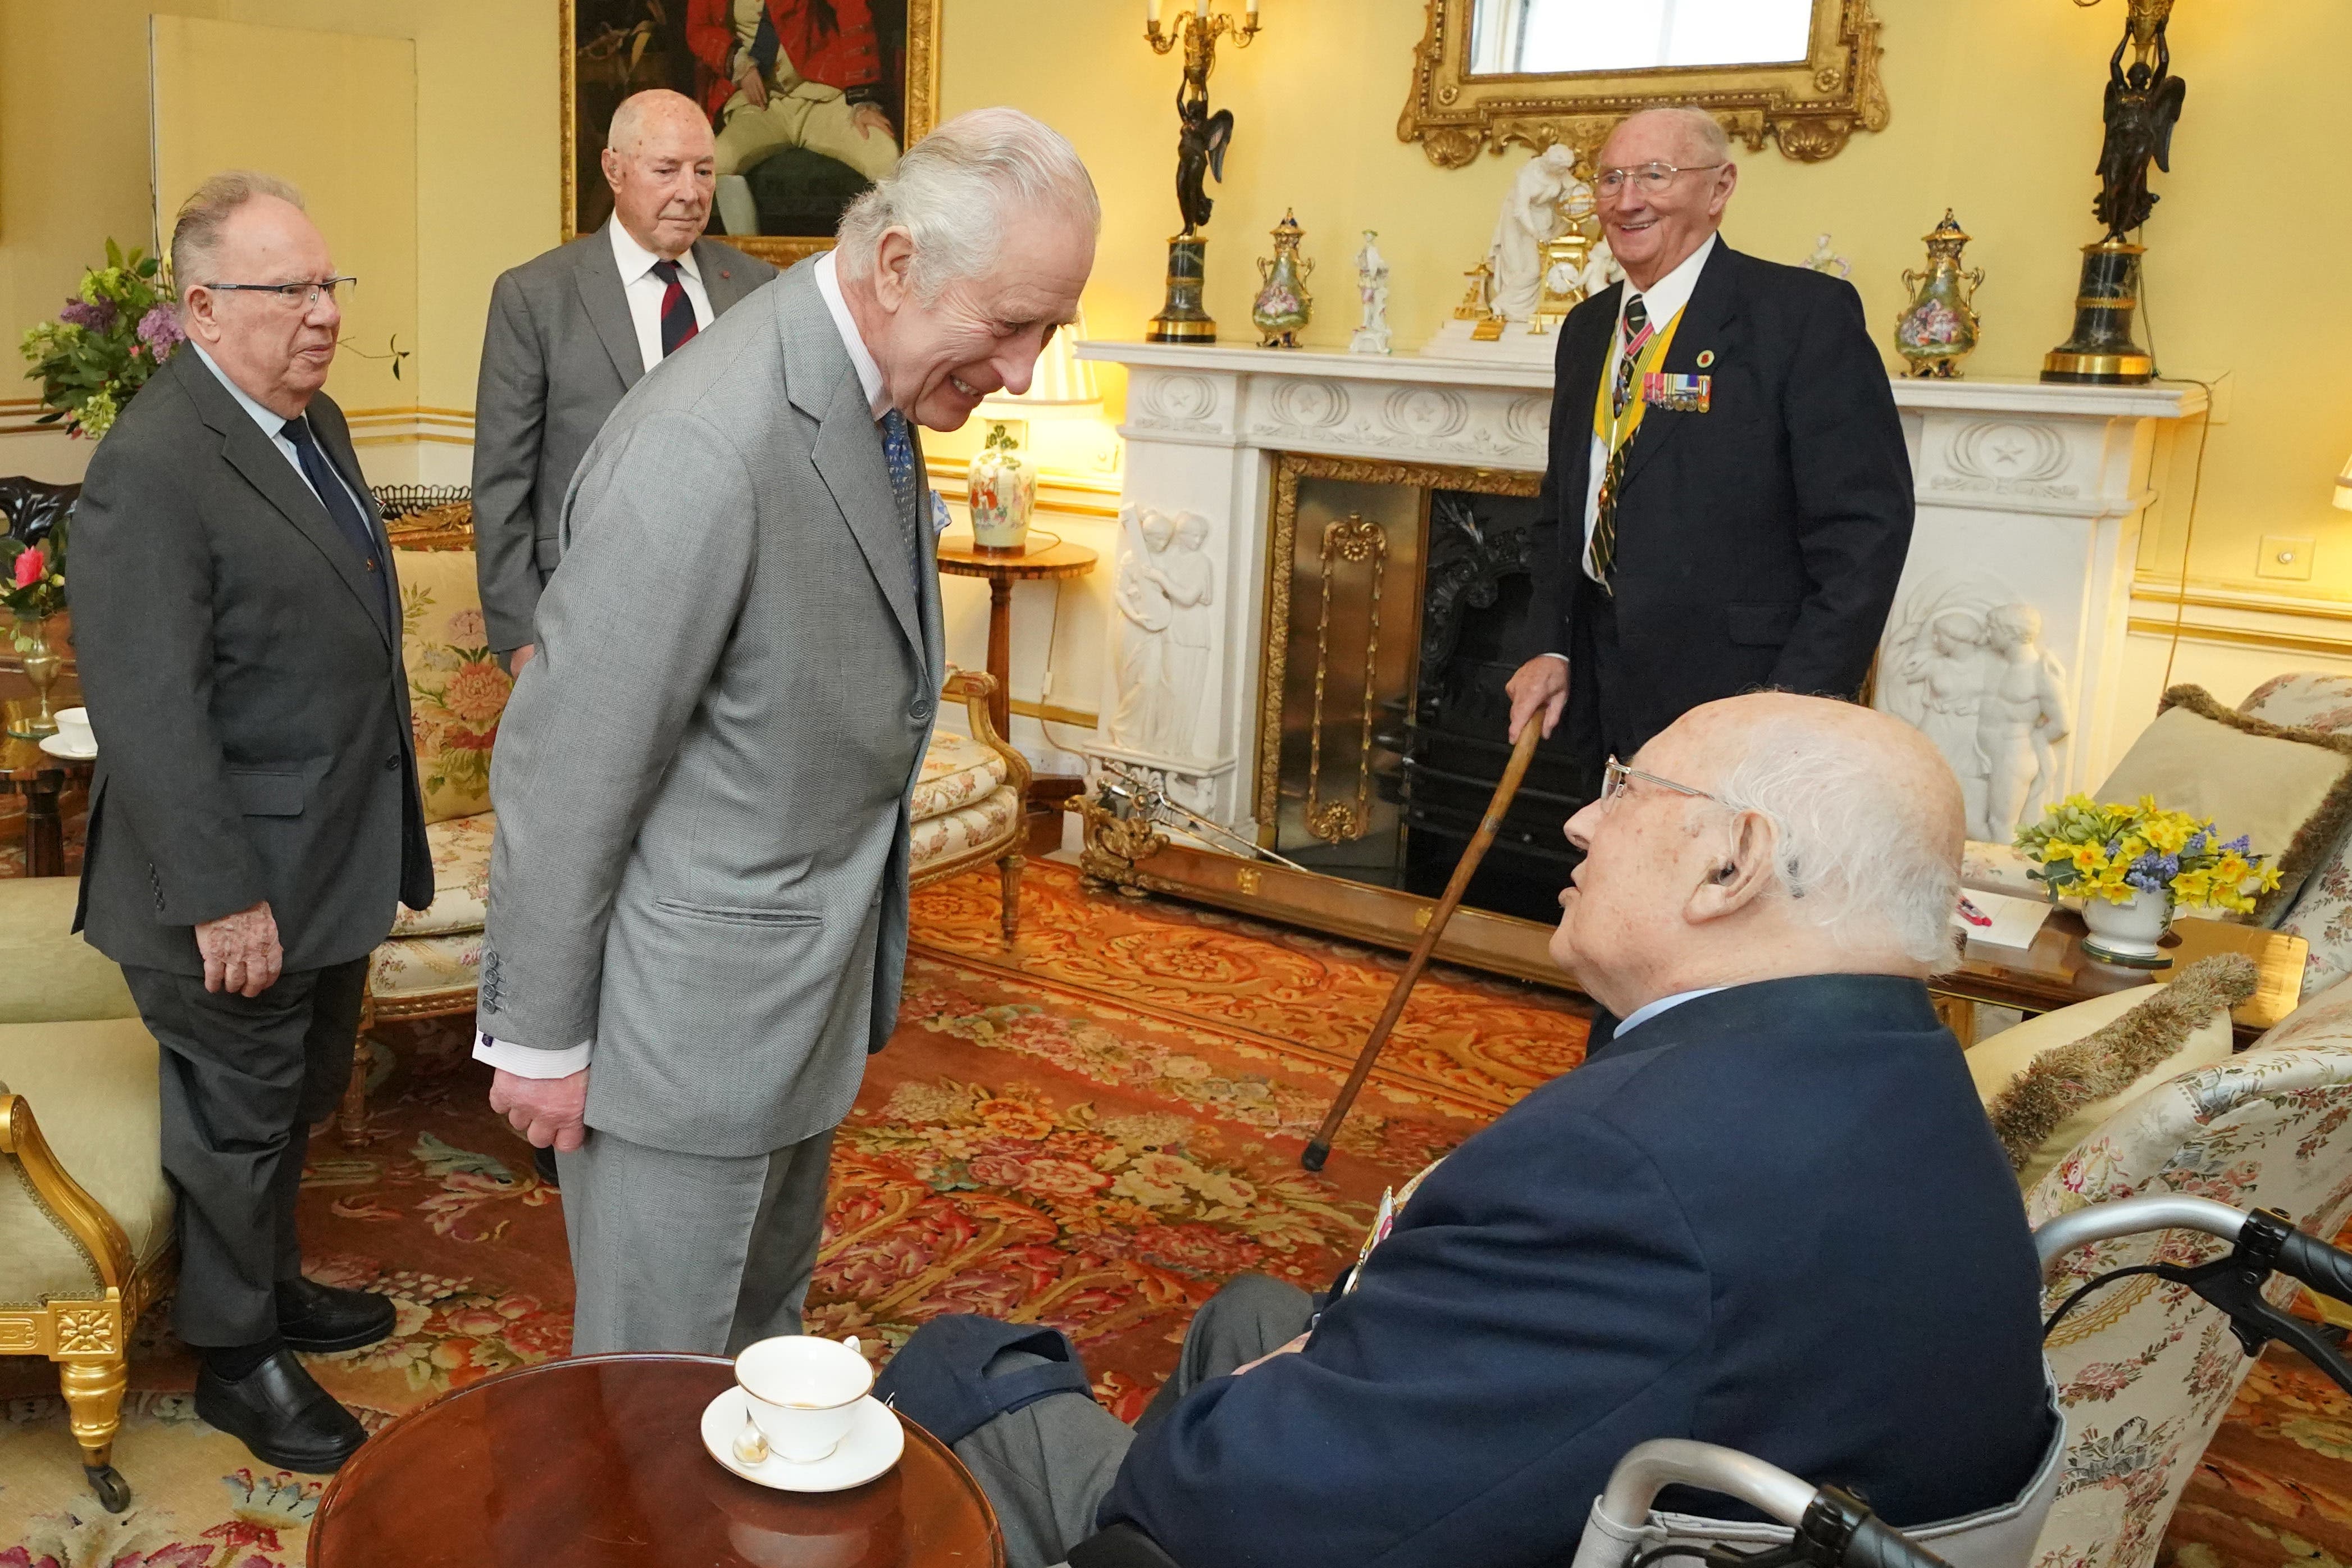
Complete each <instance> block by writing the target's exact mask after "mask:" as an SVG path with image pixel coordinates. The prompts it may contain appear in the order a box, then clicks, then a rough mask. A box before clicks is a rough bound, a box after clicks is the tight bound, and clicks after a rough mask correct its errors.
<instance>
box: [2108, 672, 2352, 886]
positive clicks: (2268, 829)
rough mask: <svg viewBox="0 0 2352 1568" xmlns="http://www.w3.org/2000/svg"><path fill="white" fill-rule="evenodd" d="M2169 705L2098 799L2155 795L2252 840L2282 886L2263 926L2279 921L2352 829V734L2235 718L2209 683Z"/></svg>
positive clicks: (2184, 690)
mask: <svg viewBox="0 0 2352 1568" xmlns="http://www.w3.org/2000/svg"><path fill="white" fill-rule="evenodd" d="M2164 703H2165V706H2164V710H2163V711H2162V712H2160V713H2158V715H2157V719H2156V722H2155V723H2153V724H2150V725H2149V726H2148V727H2147V729H2146V730H2144V731H2141V732H2140V737H2139V739H2138V740H2137V741H2135V742H2132V748H2131V750H2130V751H2128V752H2125V753H2124V760H2123V761H2122V762H2120V763H2116V768H2115V771H2114V772H2113V773H2109V774H2108V775H2107V780H2106V783H2105V784H2101V785H2100V786H2099V788H2098V792H2097V795H2098V798H2099V799H2101V800H2103V801H2128V800H2137V799H2138V798H2139V797H2140V796H2141V795H2154V796H2155V797H2156V803H2157V805H2159V806H2162V807H2163V808H2164V809H2166V810H2168V811H2185V812H2187V813H2189V815H2190V816H2194V817H2197V818H2199V819H2200V820H2204V819H2208V818H2210V820H2211V821H2212V822H2213V824H2214V825H2215V826H2217V827H2219V828H2220V829H2221V832H2222V834H2223V835H2224V836H2225V837H2231V838H2234V837H2237V836H2238V835H2240V834H2245V835H2246V836H2248V837H2251V838H2252V840H2253V841H2254V850H2255V852H2256V853H2257V854H2262V855H2267V856H2269V857H2271V863H2272V864H2273V865H2274V866H2276V867H2277V868H2278V872H2279V885H2278V886H2277V887H2276V888H2275V889H2272V890H2271V891H2270V892H2268V893H2265V894H2263V898H2262V900H2261V902H2259V903H2257V904H2256V905H2255V906H2254V913H2253V920H2254V923H2256V924H2257V925H2271V924H2273V923H2275V922H2276V921H2278V920H2279V919H2280V917H2282V916H2283V915H2284V914H2285V913H2286V911H2287V910H2288V909H2289V908H2291V907H2292V906H2293V904H2294V895H2295V894H2296V893H2297V892H2298V891H2300V890H2301V889H2302V886H2303V882H2304V879H2305V877H2307V876H2308V875H2309V874H2310V873H2311V872H2312V871H2313V870H2315V869H2316V868H2317V867H2318V865H2319V863H2320V861H2321V860H2322V858H2324V857H2325V855H2326V852H2327V850H2328V849H2329V848H2331V847H2333V846H2334V845H2335V843H2336V839H2337V838H2338V837H2340V836H2341V835H2342V833H2343V831H2344V829H2345V826H2346V825H2347V823H2352V735H2331V734H2328V733H2326V732H2325V731H2319V730H2310V729H2299V728H2295V727H2294V726H2290V725H2283V724H2273V723H2272V722H2270V721H2268V720H2264V719H2257V718H2253V717H2252V716H2250V715H2247V714H2243V713H2236V712H2232V711H2231V710H2229V709H2227V708H2224V707H2222V706H2221V704H2220V703H2218V702H2216V701H2214V700H2213V699H2212V698H2211V697H2210V696H2209V695H2207V693H2206V691H2205V689H2203V688H2202V687H2197V686H2176V687H2174V688H2173V689H2171V690H2169V691H2167V692H2166V693H2165V694H2164Z"/></svg>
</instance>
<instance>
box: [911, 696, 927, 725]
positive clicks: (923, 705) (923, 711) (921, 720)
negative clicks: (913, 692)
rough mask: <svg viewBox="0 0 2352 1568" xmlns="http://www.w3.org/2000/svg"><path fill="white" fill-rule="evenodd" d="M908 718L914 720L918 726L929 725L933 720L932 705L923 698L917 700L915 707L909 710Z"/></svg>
mask: <svg viewBox="0 0 2352 1568" xmlns="http://www.w3.org/2000/svg"><path fill="white" fill-rule="evenodd" d="M907 717H908V718H909V719H912V720H913V721H915V722H916V723H918V724H928V723H929V722H930V719H931V705H930V703H929V701H928V700H925V699H923V698H920V697H918V698H916V699H915V705H914V706H913V707H912V708H909V709H908V710H907Z"/></svg>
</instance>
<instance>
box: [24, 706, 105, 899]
mask: <svg viewBox="0 0 2352 1568" xmlns="http://www.w3.org/2000/svg"><path fill="white" fill-rule="evenodd" d="M95 765H96V764H94V763H89V762H76V761H68V760H67V759H65V758H62V757H53V756H51V755H49V753H48V752H45V751H43V750H41V743H40V742H38V741H26V740H21V739H19V738H17V737H16V736H14V735H6V736H0V790H5V791H8V792H9V793H11V794H15V795H23V796H24V797H25V875H26V876H27V877H62V876H64V875H65V870H66V848H65V821H64V817H63V816H62V814H61V813H60V812H59V810H58V795H61V794H62V793H63V792H64V790H65V787H66V780H68V778H79V779H80V780H82V781H83V782H84V783H87V782H89V773H90V769H91V768H92V767H93V766H95Z"/></svg>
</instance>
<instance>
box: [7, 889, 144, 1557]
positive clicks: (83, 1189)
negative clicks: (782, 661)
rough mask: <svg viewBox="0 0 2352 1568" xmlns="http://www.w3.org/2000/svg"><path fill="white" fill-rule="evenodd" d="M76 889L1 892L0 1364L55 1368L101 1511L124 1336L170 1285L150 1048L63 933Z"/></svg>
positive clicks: (124, 1361) (114, 1484)
mask: <svg viewBox="0 0 2352 1568" xmlns="http://www.w3.org/2000/svg"><path fill="white" fill-rule="evenodd" d="M76 890H77V889H76V879H73V878H69V877H40V878H17V879H6V880H0V968H5V973H8V974H9V975H10V976H12V977H13V981H14V983H13V984H10V985H9V986H8V987H7V988H6V990H5V994H0V1354H10V1355H42V1356H47V1357H48V1358H49V1359H50V1360H51V1361H53V1362H55V1363H58V1381H59V1383H60V1385H61V1388H62V1392H63V1393H64V1394H65V1399H66V1406H67V1415H68V1421H69V1422H70V1424H71V1426H72V1430H73V1436H74V1439H75V1441H76V1442H78V1443H79V1445H80V1447H81V1450H82V1464H83V1467H84V1468H85V1469H86V1470H87V1471H88V1472H89V1478H90V1482H91V1485H92V1486H93V1487H94V1488H95V1489H96V1490H97V1492H98V1495H99V1498H100V1500H101V1501H102V1502H103V1503H104V1504H105V1506H106V1507H107V1508H108V1509H109V1510H112V1511H114V1512H117V1513H120V1512H121V1510H123V1509H124V1508H126V1507H128V1506H129V1504H130V1501H131V1489H130V1487H129V1486H128V1485H127V1484H126V1483H125V1482H124V1481H123V1479H122V1478H121V1476H120V1475H119V1474H117V1473H116V1471H115V1469H114V1468H113V1465H112V1462H111V1460H112V1452H113V1446H114V1434H115V1431H116V1428H117V1426H119V1425H120V1422H121V1408H122V1391H123V1386H124V1382H125V1379H126V1376H127V1373H128V1364H129V1351H130V1343H131V1329H132V1328H133V1327H134V1326H135V1325H136V1324H137V1322H138V1321H139V1314H140V1312H141V1311H142V1310H143V1309H144V1308H145V1307H146V1305H147V1304H148V1303H149V1302H150V1301H152V1300H155V1299H156V1298H157V1297H158V1296H159V1295H161V1294H162V1293H163V1292H164V1291H166V1290H168V1289H170V1286H171V1283H172V1278H173V1251H172V1191H171V1188H170V1186H169V1184H166V1182H165V1181H164V1179H163V1142H162V1139H163V1130H162V1122H161V1109H160V1102H159V1100H158V1095H157V1088H156V1073H157V1070H158V1063H159V1058H160V1057H161V1049H160V1047H158V1046H157V1045H156V1043H155V1040H154V1037H152V1035H150V1034H148V1032H147V1030H146V1028H145V1026H143V1025H142V1024H141V1023H140V1021H139V1015H138V1009H137V1008H136V1007H135V1006H134V1005H132V1003H131V992H130V989H129V987H127V986H126V985H125V984H123V981H122V972H121V970H120V969H118V968H117V967H116V966H115V965H114V964H113V963H110V961H109V960H108V959H106V958H105V957H104V956H103V955H101V954H100V953H99V952H97V950H95V949H94V948H92V947H90V946H89V944H88V943H87V942H83V941H82V939H81V938H80V937H79V935H76V934H73V933H72V932H71V931H68V927H69V926H71V925H72V923H73V910H74V897H75V893H76Z"/></svg>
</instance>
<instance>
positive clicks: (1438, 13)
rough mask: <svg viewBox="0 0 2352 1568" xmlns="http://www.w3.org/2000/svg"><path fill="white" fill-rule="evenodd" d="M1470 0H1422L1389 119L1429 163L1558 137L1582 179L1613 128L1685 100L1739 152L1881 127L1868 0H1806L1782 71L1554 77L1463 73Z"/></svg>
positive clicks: (1800, 151)
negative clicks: (1793, 50) (1740, 147)
mask: <svg viewBox="0 0 2352 1568" xmlns="http://www.w3.org/2000/svg"><path fill="white" fill-rule="evenodd" d="M1476 3H1477V0H1428V5H1429V21H1428V26H1427V28H1426V30H1425V31H1424V33H1423V37H1422V41H1421V45H1420V47H1418V48H1416V49H1415V50H1414V51H1413V57H1412V89H1411V90H1410V91H1409V92H1408V94H1407V95H1406V99H1405V106H1404V112H1403V114H1402V116H1400V117H1399V119H1398V121H1397V139H1398V140H1399V141H1401V142H1420V143H1421V145H1422V150H1423V152H1425V153H1428V154H1429V159H1430V162H1432V163H1435V164H1436V165H1438V167H1440V168H1444V169H1458V168H1461V167H1463V166H1464V165H1465V164H1467V163H1471V162H1472V161H1473V160H1475V158H1476V157H1477V156H1478V153H1479V151H1480V150H1481V149H1482V148H1483V149H1486V150H1489V151H1492V152H1495V153H1500V152H1502V150H1503V149H1504V147H1505V146H1507V145H1508V144H1510V143H1512V142H1517V143H1519V144H1520V145H1522V146H1527V147H1532V148H1537V149H1541V148H1545V147H1549V146H1551V145H1552V144H1554V143H1555V142H1564V143H1566V144H1567V145H1569V146H1570V147H1573V148H1574V149H1576V151H1577V153H1579V155H1580V156H1579V159H1578V162H1579V163H1580V165H1582V166H1583V172H1585V173H1586V174H1590V173H1591V168H1590V165H1591V158H1592V155H1593V154H1594V153H1597V152H1599V151H1600V148H1601V142H1604V141H1606V140H1607V139H1608V136H1609V132H1611V131H1612V130H1613V129H1614V128H1615V127H1616V124H1617V122H1618V121H1621V120H1622V119H1624V118H1625V117H1626V116H1627V115H1629V114H1632V113H1633V112H1635V111H1636V110H1643V109H1651V108H1655V107H1658V106H1660V105H1664V104H1696V105H1697V106H1698V107H1700V108H1702V109H1705V110H1709V111H1710V112H1712V113H1713V114H1714V115H1715V117H1716V119H1717V121H1720V122H1721V123H1722V125H1723V128H1724V130H1725V131H1726V132H1728V133H1729V134H1730V135H1732V136H1735V137H1737V138H1738V139H1739V140H1740V141H1741V142H1745V143H1746V144H1747V147H1748V151H1749V152H1751V153H1760V152H1762V151H1763V150H1764V143H1765V142H1767V141H1768V140H1769V141H1771V142H1778V143H1779V145H1780V151H1781V153H1784V154H1785V155H1787V156H1789V157H1790V158H1794V159H1796V160H1797V161H1799V162H1800V163H1818V162H1819V161H1820V160H1822V159H1823V158H1828V157H1832V156H1834V155H1835V154H1836V153H1838V151H1839V150H1840V149H1842V148H1843V147H1844V146H1845V144H1846V142H1848V141H1849V140H1850V139H1851V138H1852V137H1853V133H1854V132H1857V131H1884V130H1885V129H1886V124H1887V120H1888V114H1889V110H1888V108H1887V102H1886V86H1885V82H1884V81H1883V80H1882V79H1881V78H1880V76H1879V58H1880V53H1881V51H1880V48H1879V43H1878V32H1879V21H1878V17H1877V16H1876V15H1875V14H1874V12H1873V11H1872V9H1871V0H1813V23H1812V32H1811V46H1810V47H1809V49H1808V50H1807V53H1806V57H1805V58H1804V59H1802V60H1800V61H1795V62H1792V63H1790V64H1785V65H1750V66H1707V67H1691V68H1680V67H1668V68H1659V69H1652V70H1639V71H1617V72H1605V71H1593V72H1578V73H1575V74H1571V75H1561V76H1537V75H1532V74H1513V75H1476V74H1474V73H1473V72H1472V71H1471V69H1470V21H1471V8H1472V6H1473V5H1475V4H1476Z"/></svg>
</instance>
